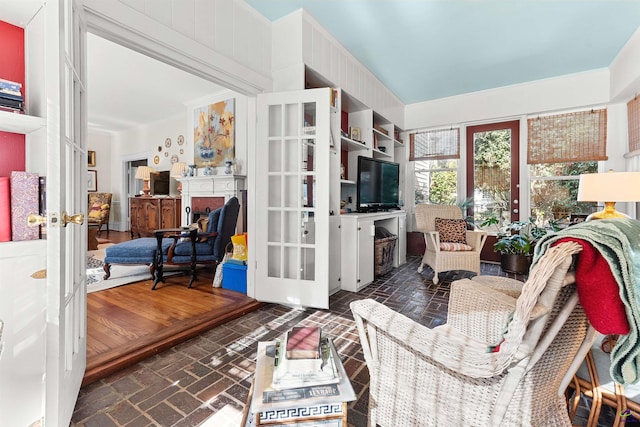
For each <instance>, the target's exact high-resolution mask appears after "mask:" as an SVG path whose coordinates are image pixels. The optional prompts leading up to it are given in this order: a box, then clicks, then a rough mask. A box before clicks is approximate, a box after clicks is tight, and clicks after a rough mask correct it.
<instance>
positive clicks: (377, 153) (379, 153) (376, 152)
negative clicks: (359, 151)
mask: <svg viewBox="0 0 640 427" xmlns="http://www.w3.org/2000/svg"><path fill="white" fill-rule="evenodd" d="M373 155H374V156H375V157H376V158H380V157H388V158H392V157H393V156H392V155H391V154H389V153H385V152H384V151H380V150H378V149H377V148H374V149H373Z"/></svg>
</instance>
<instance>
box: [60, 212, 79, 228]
mask: <svg viewBox="0 0 640 427" xmlns="http://www.w3.org/2000/svg"><path fill="white" fill-rule="evenodd" d="M70 222H72V223H74V224H78V225H82V224H83V223H84V215H83V214H75V215H68V214H67V212H66V211H62V226H63V227H66V226H67V224H68V223H70Z"/></svg>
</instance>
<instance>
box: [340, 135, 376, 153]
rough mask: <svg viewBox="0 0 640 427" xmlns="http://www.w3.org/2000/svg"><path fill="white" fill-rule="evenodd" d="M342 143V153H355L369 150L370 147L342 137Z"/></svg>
mask: <svg viewBox="0 0 640 427" xmlns="http://www.w3.org/2000/svg"><path fill="white" fill-rule="evenodd" d="M340 141H341V143H342V145H341V146H342V151H355V150H368V149H369V147H367V146H366V145H364V142H359V141H354V140H353V139H350V138H347V137H346V136H341V137H340Z"/></svg>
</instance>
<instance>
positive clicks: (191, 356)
mask: <svg viewBox="0 0 640 427" xmlns="http://www.w3.org/2000/svg"><path fill="white" fill-rule="evenodd" d="M419 262H420V258H418V257H409V258H408V260H407V264H405V265H403V266H401V267H400V268H397V269H394V270H393V271H392V272H390V273H389V274H387V275H385V276H384V277H381V278H379V279H377V280H376V281H375V282H374V283H372V284H371V285H369V286H367V287H366V288H365V289H363V290H362V291H360V292H358V293H351V292H347V291H339V292H337V293H336V294H334V295H332V296H331V298H330V309H329V310H316V309H306V310H295V309H290V308H288V307H284V306H280V305H276V304H270V305H267V306H265V307H263V308H261V309H259V310H257V311H254V312H252V313H249V314H247V315H245V316H243V317H241V318H239V319H236V320H233V321H231V322H229V323H226V324H224V325H222V326H218V327H216V328H214V329H212V330H210V331H207V332H205V333H203V334H201V335H200V336H198V337H196V338H193V339H191V340H190V341H187V342H185V343H181V344H179V345H177V346H175V347H173V348H171V349H169V350H167V351H164V352H162V353H160V354H158V355H155V356H153V357H151V358H149V359H147V360H144V361H142V362H140V363H138V364H136V365H134V366H132V367H130V368H127V369H125V370H124V371H122V372H118V373H116V374H114V375H112V376H110V377H107V378H105V379H102V380H100V381H98V382H95V383H93V384H90V385H88V386H86V387H83V388H82V389H81V390H80V396H79V398H78V402H77V404H76V408H75V411H74V414H73V419H72V426H101V427H102V426H135V427H138V426H198V425H207V426H209V425H210V426H215V427H223V426H238V425H239V424H240V421H241V419H242V412H243V409H244V407H245V402H246V399H247V395H248V392H249V387H250V386H251V378H252V375H253V371H254V368H255V356H256V349H257V342H258V341H268V340H272V339H274V338H276V337H279V336H281V335H282V334H283V333H284V332H286V331H287V330H288V329H290V328H291V327H292V326H294V325H296V324H298V323H308V324H320V325H322V328H323V332H325V333H327V334H329V335H331V336H333V337H334V342H335V344H336V349H337V350H338V353H339V354H340V356H341V359H342V361H343V363H344V366H345V369H346V371H347V373H348V375H349V378H350V379H351V382H352V384H353V388H354V390H355V391H356V394H357V396H358V399H357V400H356V401H355V402H351V403H350V404H349V413H348V419H349V425H350V426H354V427H361V426H362V427H364V426H366V425H367V408H368V396H369V389H368V384H369V373H368V370H367V368H366V364H365V363H364V357H363V354H362V350H361V347H360V343H359V340H358V335H357V332H356V329H355V324H354V322H353V317H352V316H351V312H350V310H349V303H350V302H351V301H354V300H358V299H363V298H373V299H375V300H377V301H380V302H381V303H384V304H385V305H388V306H389V307H391V308H393V309H394V310H396V311H399V312H401V313H403V314H405V315H406V316H408V317H410V318H412V319H414V320H415V321H417V322H419V323H421V324H423V325H426V326H428V327H434V326H437V325H439V324H442V323H444V322H445V321H446V311H447V299H448V295H449V284H450V283H451V282H452V281H454V280H457V279H461V278H465V277H471V276H473V273H468V272H457V271H454V272H447V273H442V274H441V275H440V282H439V283H438V285H434V284H433V282H432V281H431V280H430V279H431V277H432V275H433V272H432V271H431V270H430V269H428V268H425V271H424V272H423V273H422V274H421V275H420V274H418V273H417V268H418V264H419ZM482 274H484V275H500V276H507V274H505V273H504V272H502V271H501V270H500V267H499V266H497V265H492V264H484V263H483V264H482ZM509 276H510V277H513V278H517V279H520V280H522V279H523V278H522V277H516V276H514V275H512V274H511V275H509ZM588 405H589V401H588V400H583V403H582V406H581V408H580V411H579V414H578V417H577V419H576V420H575V422H574V425H585V420H586V416H588V412H587V407H588ZM614 416H615V414H614V413H613V410H612V409H610V408H608V407H606V406H605V407H604V408H603V410H602V414H601V417H600V424H599V426H609V425H611V424H612V422H613V417H614Z"/></svg>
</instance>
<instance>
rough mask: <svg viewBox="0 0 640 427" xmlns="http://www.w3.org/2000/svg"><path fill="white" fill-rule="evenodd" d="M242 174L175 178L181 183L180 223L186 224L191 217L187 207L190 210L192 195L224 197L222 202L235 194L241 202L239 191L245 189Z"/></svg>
mask: <svg viewBox="0 0 640 427" xmlns="http://www.w3.org/2000/svg"><path fill="white" fill-rule="evenodd" d="M245 179H246V176H244V175H205V176H186V177H183V178H177V180H178V182H181V183H182V225H183V226H187V225H189V223H190V222H191V218H189V215H188V214H187V209H186V208H187V207H188V208H189V211H190V210H191V206H192V200H193V198H194V197H197V198H202V197H212V198H220V199H224V201H223V202H222V204H224V203H226V202H227V200H229V199H230V198H232V197H233V196H236V197H237V198H238V199H239V200H240V201H241V203H242V197H241V196H240V191H241V190H244V189H245ZM221 201H222V200H221Z"/></svg>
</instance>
